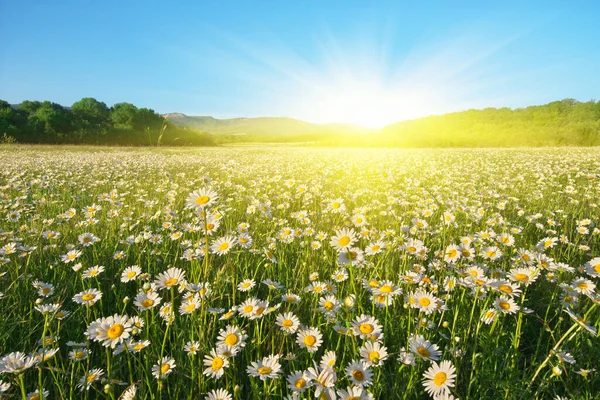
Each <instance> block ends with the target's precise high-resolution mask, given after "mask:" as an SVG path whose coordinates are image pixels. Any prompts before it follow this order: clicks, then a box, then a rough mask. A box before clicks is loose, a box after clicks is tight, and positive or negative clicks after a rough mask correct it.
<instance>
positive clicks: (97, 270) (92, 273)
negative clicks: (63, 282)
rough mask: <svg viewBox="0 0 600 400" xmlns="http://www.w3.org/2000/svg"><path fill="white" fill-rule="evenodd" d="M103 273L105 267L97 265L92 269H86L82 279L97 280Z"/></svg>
mask: <svg viewBox="0 0 600 400" xmlns="http://www.w3.org/2000/svg"><path fill="white" fill-rule="evenodd" d="M102 272H104V266H102V265H95V266H93V267H91V268H88V269H86V270H85V271H84V272H83V275H81V277H82V278H84V279H87V278H95V277H97V276H98V275H100V274H101V273H102Z"/></svg>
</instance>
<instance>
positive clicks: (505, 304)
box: [499, 301, 510, 310]
mask: <svg viewBox="0 0 600 400" xmlns="http://www.w3.org/2000/svg"><path fill="white" fill-rule="evenodd" d="M499 305H500V308H501V309H503V310H509V309H510V304H509V303H508V302H506V301H501V302H500V303H499Z"/></svg>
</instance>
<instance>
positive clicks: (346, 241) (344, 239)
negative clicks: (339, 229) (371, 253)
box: [338, 236, 350, 246]
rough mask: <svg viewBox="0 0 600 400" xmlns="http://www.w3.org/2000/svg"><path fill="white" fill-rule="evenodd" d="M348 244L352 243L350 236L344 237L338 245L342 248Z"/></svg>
mask: <svg viewBox="0 0 600 400" xmlns="http://www.w3.org/2000/svg"><path fill="white" fill-rule="evenodd" d="M348 243H350V238H349V237H348V236H342V237H341V238H340V239H339V240H338V244H339V245H340V246H348Z"/></svg>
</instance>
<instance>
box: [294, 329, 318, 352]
mask: <svg viewBox="0 0 600 400" xmlns="http://www.w3.org/2000/svg"><path fill="white" fill-rule="evenodd" d="M322 337H323V336H322V335H321V332H319V330H318V329H316V328H304V329H301V330H299V331H298V337H297V338H296V343H298V344H299V345H300V347H304V348H306V350H308V352H309V353H314V352H315V351H317V350H319V346H321V343H323V340H322Z"/></svg>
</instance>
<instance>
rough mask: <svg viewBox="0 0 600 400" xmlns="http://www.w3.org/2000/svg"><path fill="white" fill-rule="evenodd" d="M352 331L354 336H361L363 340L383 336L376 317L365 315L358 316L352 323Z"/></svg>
mask: <svg viewBox="0 0 600 400" xmlns="http://www.w3.org/2000/svg"><path fill="white" fill-rule="evenodd" d="M352 330H353V332H354V334H355V335H357V336H360V338H361V339H367V338H369V337H378V336H379V335H381V325H379V323H378V322H377V320H376V319H375V317H371V316H368V315H364V314H362V315H360V316H357V317H356V318H355V319H354V321H353V322H352Z"/></svg>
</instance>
